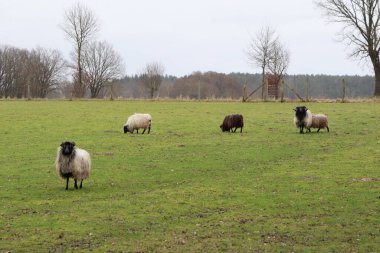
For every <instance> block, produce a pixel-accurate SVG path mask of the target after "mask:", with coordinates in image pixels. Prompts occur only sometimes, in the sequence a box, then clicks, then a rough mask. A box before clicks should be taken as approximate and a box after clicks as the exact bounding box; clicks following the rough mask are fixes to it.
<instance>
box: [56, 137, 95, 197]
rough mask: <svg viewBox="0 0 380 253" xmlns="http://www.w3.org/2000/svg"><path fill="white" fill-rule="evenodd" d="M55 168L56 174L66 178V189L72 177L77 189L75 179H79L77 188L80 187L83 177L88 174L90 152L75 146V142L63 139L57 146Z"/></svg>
mask: <svg viewBox="0 0 380 253" xmlns="http://www.w3.org/2000/svg"><path fill="white" fill-rule="evenodd" d="M55 168H56V170H57V172H58V174H59V175H60V176H61V177H62V178H63V179H66V190H68V188H69V178H70V177H71V178H73V179H74V187H75V189H78V185H77V180H80V186H79V188H80V189H82V183H83V179H86V178H88V177H89V176H90V171H91V158H90V154H89V153H88V152H87V151H86V150H84V149H80V148H77V147H75V142H71V141H65V142H62V144H61V145H60V146H59V147H58V152H57V158H56V160H55Z"/></svg>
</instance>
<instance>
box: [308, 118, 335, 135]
mask: <svg viewBox="0 0 380 253" xmlns="http://www.w3.org/2000/svg"><path fill="white" fill-rule="evenodd" d="M310 128H318V131H317V133H318V132H319V130H321V129H322V128H326V129H327V132H330V129H329V122H328V119H327V116H326V115H324V114H315V115H312V122H311V125H310V126H309V127H308V128H307V129H308V130H309V132H310V131H311V130H310Z"/></svg>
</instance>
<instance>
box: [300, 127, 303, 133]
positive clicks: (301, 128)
mask: <svg viewBox="0 0 380 253" xmlns="http://www.w3.org/2000/svg"><path fill="white" fill-rule="evenodd" d="M300 134H303V127H302V126H300Z"/></svg>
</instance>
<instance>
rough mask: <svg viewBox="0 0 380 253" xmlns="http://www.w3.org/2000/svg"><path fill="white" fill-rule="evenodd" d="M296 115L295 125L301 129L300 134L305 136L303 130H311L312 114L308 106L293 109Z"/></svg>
mask: <svg viewBox="0 0 380 253" xmlns="http://www.w3.org/2000/svg"><path fill="white" fill-rule="evenodd" d="M293 110H294V111H295V112H296V114H295V116H294V124H295V125H296V127H297V128H298V127H299V129H300V134H303V129H304V128H306V129H309V127H310V126H311V121H312V114H311V111H310V110H309V109H307V108H306V106H297V107H296V108H294V109H293Z"/></svg>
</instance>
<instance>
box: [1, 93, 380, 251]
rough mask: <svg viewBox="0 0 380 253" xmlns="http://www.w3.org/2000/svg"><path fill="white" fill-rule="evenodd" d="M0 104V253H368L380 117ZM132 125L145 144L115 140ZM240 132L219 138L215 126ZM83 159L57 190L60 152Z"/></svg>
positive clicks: (227, 108) (159, 105)
mask: <svg viewBox="0 0 380 253" xmlns="http://www.w3.org/2000/svg"><path fill="white" fill-rule="evenodd" d="M296 105H299V103H297V104H296V103H240V102H194V101H193V102H189V101H103V100H97V101H63V100H57V101H12V100H11V101H6V100H3V101H0V116H1V124H0V166H1V168H0V203H1V208H0V252H74V251H75V252H88V251H92V252H378V251H379V247H380V148H379V147H380V128H379V123H380V104H379V103H306V104H305V105H306V106H307V107H308V108H310V110H311V111H312V112H314V113H318V112H322V113H325V114H327V115H328V116H329V121H330V124H329V125H330V133H327V132H326V130H321V131H320V133H316V130H313V132H312V133H308V134H303V135H301V134H299V132H298V130H297V129H296V128H295V126H294V125H293V115H294V112H293V110H292V109H293V108H294V107H295V106H296ZM134 112H148V113H150V114H151V115H152V116H153V124H152V130H151V133H150V134H149V135H148V134H144V135H141V134H139V135H137V134H124V133H123V128H122V127H123V124H124V123H125V121H126V119H127V116H128V115H130V114H132V113H134ZM231 113H241V114H243V115H244V120H245V127H244V129H243V133H235V134H232V133H222V132H221V131H220V129H219V125H220V124H221V123H222V120H223V118H224V116H225V115H226V114H231ZM65 140H72V141H75V142H76V144H77V146H78V147H81V148H84V149H86V150H88V151H89V152H90V154H91V156H92V162H93V167H92V174H91V176H90V178H89V179H87V180H85V181H84V184H83V189H81V190H74V188H73V181H72V180H71V181H70V185H69V190H68V191H65V181H64V180H62V179H61V178H59V177H58V175H57V173H56V171H55V167H54V160H55V157H56V152H57V148H58V146H59V145H60V143H61V142H62V141H65Z"/></svg>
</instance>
